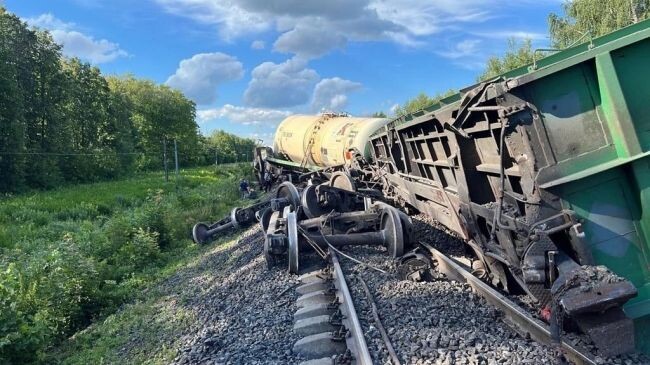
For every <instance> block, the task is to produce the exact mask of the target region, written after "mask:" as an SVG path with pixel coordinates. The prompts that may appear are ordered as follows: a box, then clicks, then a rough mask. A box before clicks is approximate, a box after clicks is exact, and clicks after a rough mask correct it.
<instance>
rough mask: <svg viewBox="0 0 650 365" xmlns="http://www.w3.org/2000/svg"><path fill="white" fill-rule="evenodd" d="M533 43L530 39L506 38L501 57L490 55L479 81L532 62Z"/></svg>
mask: <svg viewBox="0 0 650 365" xmlns="http://www.w3.org/2000/svg"><path fill="white" fill-rule="evenodd" d="M533 52H534V51H533V45H532V41H531V40H530V39H526V40H524V41H522V42H517V40H516V39H514V38H511V39H509V40H508V50H507V51H506V53H505V54H504V55H503V56H502V57H497V56H492V57H490V58H489V59H488V61H487V66H486V68H485V71H483V73H482V74H481V75H480V76H479V78H478V80H479V81H485V80H488V79H491V78H493V77H496V76H499V75H501V74H504V73H506V72H508V71H510V70H514V69H516V68H519V67H522V66H525V65H528V64H531V63H533V57H534V54H533Z"/></svg>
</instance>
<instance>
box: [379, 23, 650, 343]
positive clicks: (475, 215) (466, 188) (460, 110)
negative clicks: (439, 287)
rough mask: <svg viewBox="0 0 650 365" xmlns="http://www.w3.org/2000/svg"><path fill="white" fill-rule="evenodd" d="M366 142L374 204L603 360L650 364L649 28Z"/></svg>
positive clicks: (561, 56) (516, 76) (546, 61)
mask: <svg viewBox="0 0 650 365" xmlns="http://www.w3.org/2000/svg"><path fill="white" fill-rule="evenodd" d="M547 52H548V51H547ZM370 144H371V148H372V151H373V157H374V164H375V165H376V167H378V168H379V169H378V171H381V174H380V175H381V178H382V180H383V184H384V193H385V194H386V195H388V196H389V197H391V198H393V199H394V200H396V201H398V202H400V203H401V204H402V205H404V206H406V207H408V208H415V209H417V210H418V211H421V212H425V213H427V214H428V215H430V216H432V217H433V218H435V219H437V220H438V221H440V222H441V223H443V224H445V225H446V226H447V227H449V228H450V229H452V230H453V231H455V232H456V233H457V234H458V235H459V236H460V237H462V238H463V239H465V241H466V242H467V243H468V246H469V247H471V248H472V249H473V252H474V253H475V254H476V257H477V258H478V260H477V262H478V263H479V267H478V271H479V272H483V273H484V274H485V277H486V280H489V281H491V282H492V283H493V284H495V285H498V286H500V287H502V288H503V289H505V290H508V291H510V292H517V291H519V292H525V293H527V294H529V295H530V296H531V297H533V298H534V299H536V300H537V302H538V304H539V306H540V307H541V308H543V307H547V308H550V309H552V310H553V313H554V314H555V315H559V314H560V313H561V314H562V315H563V316H565V317H568V318H571V320H572V321H574V322H575V323H577V324H578V325H579V326H580V328H581V329H582V330H583V331H584V332H586V333H587V334H589V335H590V336H591V338H592V339H593V340H594V342H595V344H596V345H597V346H598V347H599V348H600V349H601V350H602V352H603V353H605V354H615V353H619V352H623V351H627V350H631V346H632V344H634V343H635V339H636V347H637V349H640V350H642V351H644V352H646V353H650V256H649V255H650V157H649V155H650V21H644V22H641V23H638V24H634V25H632V26H629V27H627V28H624V29H621V30H619V31H617V32H614V33H611V34H609V35H606V36H603V37H600V38H596V39H593V40H589V41H588V42H586V43H584V44H581V45H578V46H576V47H573V48H570V49H566V50H563V51H559V52H556V53H553V54H552V55H550V56H547V57H544V58H541V59H539V60H537V61H536V62H534V64H532V65H529V66H527V67H522V68H520V69H517V70H514V71H511V72H509V73H507V74H505V75H502V76H501V77H498V78H495V79H493V80H489V81H487V82H484V83H481V84H480V85H474V86H472V87H470V88H467V89H465V90H462V91H461V92H460V93H458V94H456V95H453V96H451V97H449V98H447V99H445V100H442V101H441V102H440V103H439V104H437V105H435V106H433V107H431V108H429V109H428V110H424V111H422V112H419V113H416V114H413V115H409V116H405V117H401V118H398V119H396V120H394V121H392V122H390V123H389V124H388V125H387V126H386V127H384V128H382V129H380V130H379V131H378V132H376V133H375V134H374V135H373V136H372V137H371V141H370ZM599 265H603V266H605V267H606V268H607V269H609V270H611V271H609V270H605V269H603V268H602V267H600V266H599ZM612 272H613V273H612ZM623 278H624V279H623Z"/></svg>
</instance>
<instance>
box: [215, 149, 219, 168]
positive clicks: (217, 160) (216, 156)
mask: <svg viewBox="0 0 650 365" xmlns="http://www.w3.org/2000/svg"><path fill="white" fill-rule="evenodd" d="M214 165H215V166H216V167H219V152H218V151H217V150H215V151H214Z"/></svg>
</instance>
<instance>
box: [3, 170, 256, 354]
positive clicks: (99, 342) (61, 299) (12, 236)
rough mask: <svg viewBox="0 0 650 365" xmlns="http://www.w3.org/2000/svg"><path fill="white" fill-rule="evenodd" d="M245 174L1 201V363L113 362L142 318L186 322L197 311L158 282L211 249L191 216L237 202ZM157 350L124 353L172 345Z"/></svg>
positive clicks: (151, 180)
mask: <svg viewBox="0 0 650 365" xmlns="http://www.w3.org/2000/svg"><path fill="white" fill-rule="evenodd" d="M245 173H248V171H247V170H246V169H245V168H242V166H230V167H222V168H220V169H219V171H218V172H217V174H215V172H214V168H207V169H193V170H188V171H184V172H183V177H182V179H181V180H180V181H179V183H178V184H176V183H175V182H174V181H173V179H172V180H171V181H170V182H169V183H164V181H163V180H162V176H161V174H153V173H152V174H146V175H142V176H139V177H137V178H133V179H129V180H124V181H116V182H105V183H97V184H89V185H80V186H76V187H67V188H62V189H59V190H56V191H51V192H38V193H33V194H29V195H22V196H16V197H8V198H4V199H2V200H0V306H2V307H3V308H11V310H10V311H3V312H4V313H0V363H11V362H14V363H15V362H28V361H31V362H37V363H39V362H40V363H44V362H46V363H51V362H66V363H102V362H103V363H112V362H115V361H114V360H110V359H116V358H117V357H116V356H118V354H119V353H120V346H121V344H123V343H124V341H126V337H125V336H127V335H128V334H129V333H132V332H133V331H135V330H137V329H138V327H140V326H145V325H146V326H147V328H148V330H153V331H173V330H175V326H183V323H184V322H183V321H184V320H186V319H188V318H190V317H191V314H190V313H185V314H182V313H177V312H170V311H169V310H168V308H165V307H164V306H163V307H160V306H157V305H156V301H157V299H159V297H160V295H161V293H159V292H157V291H156V290H155V288H156V283H159V282H161V281H162V280H164V279H165V278H167V277H169V276H170V275H172V274H173V273H174V272H175V271H176V270H177V269H178V268H180V267H183V266H184V265H186V264H188V263H189V262H191V261H192V260H193V259H194V258H196V257H197V255H198V256H200V255H201V254H202V253H203V252H204V251H205V248H202V247H198V246H196V245H194V244H193V243H192V242H191V240H190V239H189V237H190V228H191V226H192V224H193V223H194V222H196V221H197V220H210V219H214V218H215V217H221V216H222V215H224V214H226V213H227V212H228V211H229V210H230V208H231V207H232V206H234V205H237V203H238V202H237V200H238V192H237V181H238V179H239V178H240V177H241V175H243V174H245ZM123 303H130V304H128V305H126V306H124V305H123ZM120 307H121V308H122V309H121V310H120V311H119V313H118V314H112V313H115V311H116V310H117V309H118V308H120ZM91 322H95V323H94V324H92V325H91V326H90V327H88V328H87V329H85V330H83V331H81V332H80V333H78V334H76V335H74V336H73V337H72V340H68V341H64V342H61V340H62V339H63V338H65V337H66V336H68V335H70V334H72V333H74V331H75V330H77V329H80V328H84V327H86V326H87V325H88V324H89V323H91ZM145 332H146V331H145ZM127 337H128V336H127ZM142 341H143V343H142V349H148V348H149V347H147V345H146V343H147V341H146V336H145V338H144V339H143V340H142ZM149 345H150V346H159V344H154V343H151V344H149ZM170 345H171V344H170ZM172 347H173V346H172ZM154 349H157V350H160V348H159V347H151V352H148V353H147V352H145V354H146V355H145V356H144V357H142V358H140V359H138V358H133V359H131V361H128V362H134V363H142V362H146V361H147V360H149V361H152V360H153V359H154V358H157V359H162V361H164V360H165V359H167V360H168V356H169V354H171V353H172V352H173V349H172V348H168V350H167V351H166V350H164V349H162V351H154ZM152 353H157V354H158V355H160V356H158V357H152V356H151V354H152ZM136 357H137V356H136ZM124 361H126V359H121V361H120V362H124Z"/></svg>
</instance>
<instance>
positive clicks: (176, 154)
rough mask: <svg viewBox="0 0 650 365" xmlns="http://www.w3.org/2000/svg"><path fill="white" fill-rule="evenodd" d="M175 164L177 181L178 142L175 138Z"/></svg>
mask: <svg viewBox="0 0 650 365" xmlns="http://www.w3.org/2000/svg"><path fill="white" fill-rule="evenodd" d="M174 164H175V165H176V181H178V144H176V140H174Z"/></svg>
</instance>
